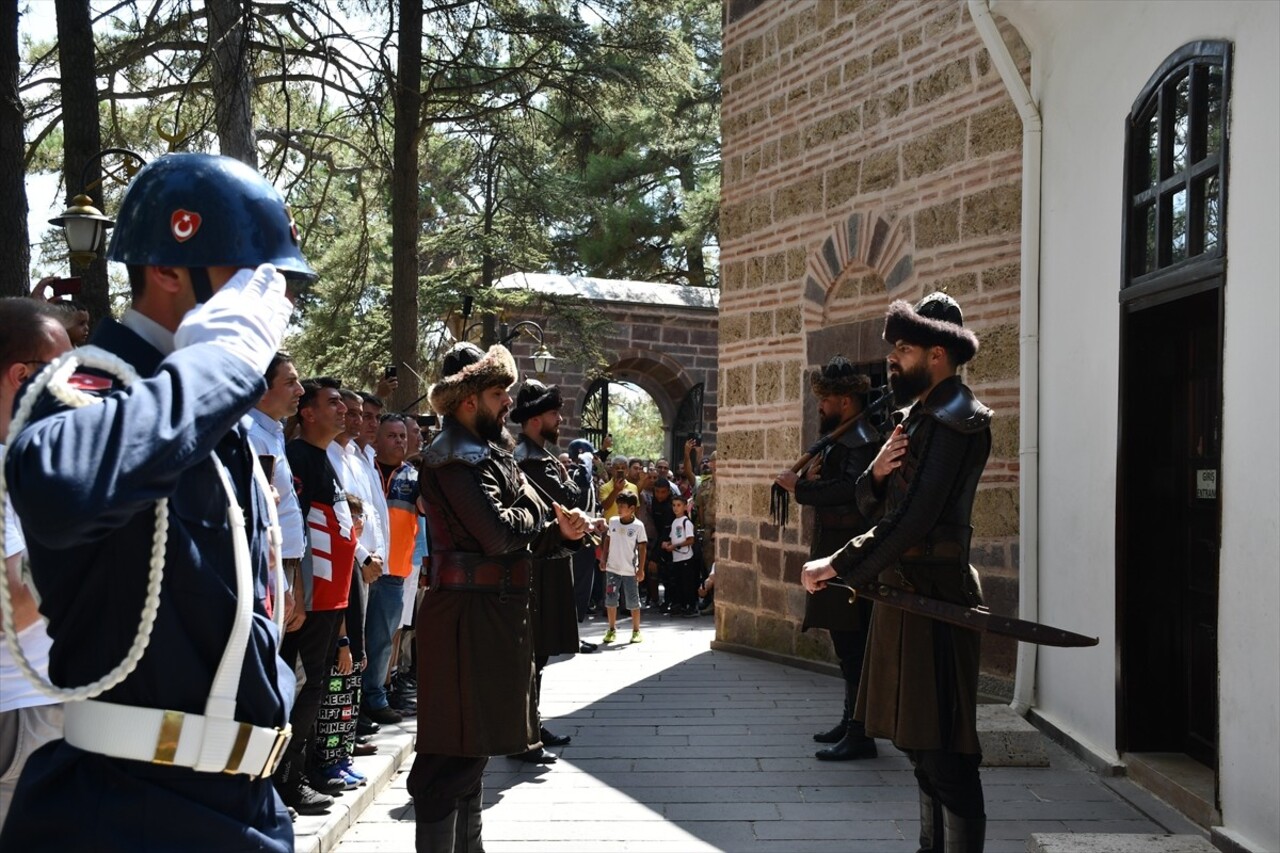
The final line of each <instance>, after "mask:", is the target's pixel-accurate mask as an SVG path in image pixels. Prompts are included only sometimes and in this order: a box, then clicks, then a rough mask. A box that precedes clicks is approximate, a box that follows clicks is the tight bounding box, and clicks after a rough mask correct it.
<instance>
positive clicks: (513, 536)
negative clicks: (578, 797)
mask: <svg viewBox="0 0 1280 853" xmlns="http://www.w3.org/2000/svg"><path fill="white" fill-rule="evenodd" d="M440 372H441V375H442V376H443V378H442V379H441V380H440V381H439V382H437V383H436V384H435V385H433V386H432V387H431V391H430V399H431V406H432V408H434V409H435V410H436V412H437V413H438V414H439V415H440V416H441V429H440V433H439V434H438V435H437V436H436V437H435V438H434V439H433V440H432V442H431V444H430V445H428V447H427V448H426V450H425V451H424V452H423V454H422V472H421V476H420V478H419V484H420V487H421V490H422V496H423V499H424V501H425V503H426V510H427V511H426V519H427V534H428V538H429V540H430V554H431V556H430V563H431V570H430V581H431V583H430V587H429V589H428V590H427V592H426V594H425V595H424V596H423V599H422V605H421V607H420V608H419V611H418V619H417V625H418V631H417V633H418V739H417V753H418V754H417V757H416V758H415V760H414V763H413V770H412V771H411V772H410V774H409V782H408V789H409V793H410V794H411V795H412V796H413V802H414V812H415V815H416V819H417V829H416V832H417V849H418V851H419V853H426V851H433V853H434V852H435V851H447V853H455V851H460V850H467V851H479V850H481V849H482V846H481V838H480V830H481V820H480V805H481V796H482V791H481V777H482V775H483V773H484V768H485V765H486V764H487V763H488V760H489V756H491V755H512V754H516V753H522V752H527V751H528V750H530V749H540V748H541V746H542V741H541V740H540V738H539V732H538V718H537V707H536V702H535V698H534V697H535V692H534V671H533V645H532V636H531V633H530V624H529V589H530V583H531V578H532V567H533V560H534V558H535V557H542V556H549V555H553V554H558V553H561V552H562V551H564V550H565V549H569V550H574V549H576V548H578V547H580V545H581V540H582V537H583V535H584V534H585V533H586V529H587V520H586V516H585V514H583V513H582V512H581V511H580V510H573V509H569V508H566V507H563V506H561V505H559V504H558V503H553V502H551V501H548V500H546V499H545V498H543V497H542V496H541V495H539V494H538V492H537V491H536V490H535V489H534V488H533V487H532V486H530V485H529V483H528V482H527V481H526V480H525V477H524V475H523V474H522V473H521V472H520V468H519V467H518V466H517V465H516V460H515V458H514V457H513V456H512V454H511V450H512V447H513V445H514V442H513V440H512V438H511V434H510V433H509V432H507V430H506V428H505V427H504V426H503V424H504V423H505V422H506V419H507V416H508V415H509V414H510V412H511V395H510V394H508V393H507V389H508V388H509V387H511V385H513V384H514V383H515V381H516V379H517V373H516V365H515V360H514V359H513V358H512V357H511V353H509V352H508V351H507V350H506V348H505V347H502V346H495V347H492V348H490V349H489V351H488V352H487V353H486V352H484V351H482V350H481V349H480V348H479V347H477V346H475V345H474V344H469V343H459V344H457V345H455V346H454V347H453V348H452V349H451V350H449V352H448V353H447V354H446V355H445V357H444V363H443V365H442V368H441V371H440Z"/></svg>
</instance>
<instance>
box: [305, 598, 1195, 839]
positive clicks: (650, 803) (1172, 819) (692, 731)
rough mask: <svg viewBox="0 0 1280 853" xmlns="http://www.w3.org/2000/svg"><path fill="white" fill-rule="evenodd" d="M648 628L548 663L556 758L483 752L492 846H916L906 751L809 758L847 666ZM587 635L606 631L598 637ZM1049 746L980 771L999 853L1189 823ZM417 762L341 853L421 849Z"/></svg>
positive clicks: (548, 718) (1180, 828) (698, 629)
mask: <svg viewBox="0 0 1280 853" xmlns="http://www.w3.org/2000/svg"><path fill="white" fill-rule="evenodd" d="M643 630H644V635H645V642H644V643H642V644H639V645H626V644H624V645H622V646H619V647H615V648H612V649H609V650H608V651H607V653H605V654H588V655H578V656H574V657H571V658H562V659H553V662H552V663H551V665H550V666H548V667H547V669H546V672H545V675H544V680H543V708H542V711H543V715H544V718H545V722H546V725H547V727H548V728H549V729H551V730H552V731H554V732H556V733H559V734H567V735H571V736H572V737H573V742H572V743H570V744H569V745H568V746H566V747H563V748H560V749H553V750H552V751H553V752H557V753H558V754H559V755H560V760H559V761H558V762H557V763H556V764H554V765H549V766H536V765H526V764H522V763H520V762H517V761H513V760H511V759H507V758H495V759H492V760H491V761H490V762H489V766H488V769H487V770H486V772H485V810H484V839H485V848H486V850H488V851H490V853H515V851H520V853H539V852H540V851H548V853H579V851H580V853H631V852H632V851H634V853H738V851H742V853H774V851H777V853H837V851H838V853H860V852H861V851H866V852H867V853H896V851H903V853H910V851H914V850H915V849H916V848H917V846H918V844H917V838H918V835H919V823H918V819H919V808H918V803H917V794H916V785H915V778H914V775H913V773H912V771H911V769H910V764H909V762H908V761H907V759H906V757H905V756H904V755H902V754H901V753H899V752H898V751H897V750H895V749H894V748H893V746H892V745H890V744H888V743H886V742H884V741H880V742H879V747H880V756H879V757H878V758H875V759H870V760H866V761H857V762H843V763H828V762H820V761H817V760H816V759H815V758H814V757H813V752H814V750H815V749H817V748H819V745H818V744H815V743H814V742H813V740H812V738H811V735H812V733H813V732H815V731H819V730H822V729H826V728H829V727H830V726H831V725H832V724H833V723H834V722H835V719H834V718H835V716H836V715H838V713H839V709H840V706H841V702H842V699H843V696H842V694H843V690H842V684H841V682H840V681H839V680H838V679H836V678H833V677H831V676H829V675H825V674H822V673H816V672H811V671H809V670H804V669H800V668H798V667H788V666H786V665H784V664H779V663H774V662H770V661H764V660H760V659H757V658H752V657H747V656H743V655H735V654H732V653H729V652H724V651H712V650H711V649H710V642H711V640H712V639H713V636H714V629H713V626H712V625H711V622H710V620H662V619H647V620H646V623H645V626H644V629H643ZM597 631H598V629H597ZM587 638H588V639H598V637H594V636H592V634H591V633H590V632H589V633H588V634H587ZM1036 734H1037V735H1038V732H1037V733H1036ZM1044 749H1045V754H1046V756H1047V761H1048V766H1046V767H984V768H983V769H982V779H983V784H984V787H985V791H986V802H987V809H988V816H989V822H988V842H987V848H986V849H987V850H988V851H990V853H1013V852H1014V851H1018V853H1021V851H1025V850H1028V849H1030V848H1028V847H1027V844H1028V842H1029V839H1030V838H1031V836H1032V835H1033V834H1043V835H1045V836H1053V837H1057V836H1060V835H1071V834H1075V835H1081V834H1083V833H1095V834H1098V833H1101V834H1105V833H1111V832H1122V833H1125V834H1127V835H1130V836H1135V837H1136V836H1143V835H1147V836H1156V835H1165V834H1168V833H1170V832H1185V831H1188V829H1187V826H1186V822H1185V821H1184V820H1182V819H1181V818H1180V817H1179V816H1178V815H1177V813H1176V812H1173V811H1172V810H1171V809H1169V808H1168V807H1167V806H1164V805H1163V804H1161V803H1159V801H1158V800H1155V799H1154V798H1152V797H1149V796H1147V795H1144V794H1142V793H1141V792H1138V791H1137V789H1135V788H1134V786H1132V785H1131V784H1125V781H1124V780H1108V782H1107V783H1104V782H1103V781H1102V780H1100V778H1099V777H1098V776H1097V775H1096V774H1095V773H1094V772H1092V771H1091V770H1090V769H1089V768H1087V767H1086V766H1085V765H1084V764H1082V763H1081V762H1080V761H1078V760H1076V759H1075V758H1074V757H1072V756H1070V755H1068V754H1067V753H1066V752H1065V751H1063V750H1062V749H1060V748H1058V747H1057V746H1056V745H1054V744H1052V743H1050V742H1049V741H1048V740H1047V739H1045V741H1044ZM411 762H412V757H411V756H410V757H409V759H408V761H406V762H405V764H404V766H402V767H400V769H399V773H398V775H397V776H396V777H395V778H393V779H390V780H387V781H385V782H384V783H383V788H382V790H381V792H380V793H379V794H378V796H377V798H376V799H375V800H374V801H373V802H372V803H369V804H367V806H366V808H365V810H364V811H363V813H362V814H361V815H360V816H359V820H358V821H356V822H354V824H353V825H351V826H350V827H349V828H347V829H346V830H345V833H344V834H343V835H342V837H341V842H340V844H339V845H338V847H337V848H336V849H337V850H338V851H339V853H372V851H378V853H398V851H406V853H407V851H412V850H413V829H414V827H413V806H412V803H411V801H410V800H409V797H408V792H407V791H406V789H405V768H407V767H408V766H409V765H410V764H411ZM1144 796H1145V799H1144ZM1200 836H1203V833H1200ZM1082 837H1083V836H1082ZM299 849H304V848H302V847H301V846H300V848H299ZM307 849H316V850H323V851H325V853H327V851H328V850H330V849H333V848H332V847H329V846H325V847H323V848H321V847H313V848H307ZM1086 849H1090V848H1088V847H1081V848H1076V849H1072V850H1071V853H1081V851H1083V850H1086ZM1093 849H1097V850H1103V851H1105V850H1111V849H1114V848H1112V847H1096V848H1093Z"/></svg>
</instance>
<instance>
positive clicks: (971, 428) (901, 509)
mask: <svg viewBox="0 0 1280 853" xmlns="http://www.w3.org/2000/svg"><path fill="white" fill-rule="evenodd" d="M990 421H991V411H990V410H989V409H987V408H986V407H985V406H983V405H982V404H981V403H979V402H978V401H977V400H976V399H974V398H973V395H972V393H971V392H970V391H969V389H968V388H966V387H965V386H964V385H963V384H961V383H960V381H959V379H957V378H955V377H952V378H950V379H948V380H945V381H944V382H942V383H939V385H938V386H937V387H935V388H934V390H933V391H932V392H931V393H930V395H929V397H928V398H927V399H926V400H924V401H923V402H921V403H917V404H916V405H914V406H913V407H912V408H911V410H910V412H909V413H908V415H907V419H906V421H905V422H904V424H903V425H904V427H905V429H906V431H907V435H908V436H909V441H908V446H907V455H906V457H905V461H904V462H903V465H902V466H901V467H900V468H899V469H898V470H897V471H895V472H894V473H893V475H891V476H890V478H889V480H888V481H887V483H886V484H885V488H884V495H883V496H881V495H878V494H877V493H876V492H875V486H874V481H873V479H872V477H871V476H870V475H869V474H867V475H864V476H863V477H862V478H861V479H860V480H859V481H858V492H859V504H860V505H861V506H863V507H864V509H865V510H866V511H867V512H868V513H874V512H875V511H877V510H879V511H881V512H882V514H881V515H880V517H879V520H878V521H877V523H876V526H875V527H873V528H871V530H869V531H867V532H866V533H865V534H863V535H862V536H859V537H857V538H856V539H854V540H853V541H852V542H850V543H849V544H848V545H846V546H845V547H844V548H842V549H841V550H840V551H838V552H837V553H836V554H835V556H834V558H833V560H832V565H833V566H834V567H835V569H836V571H837V572H838V573H839V574H840V576H841V577H843V578H844V579H845V580H847V581H849V582H851V583H852V584H853V585H855V586H857V585H861V584H864V583H868V582H871V581H879V582H880V583H884V584H889V585H891V586H895V587H899V588H911V589H915V590H916V591H918V592H920V593H921V594H922V595H929V596H933V597H936V598H941V599H943V600H946V601H951V602H955V603H958V604H965V605H968V606H973V605H976V604H980V603H982V589H981V586H980V585H979V583H978V576H977V573H976V572H974V571H973V569H972V567H970V566H969V536H970V530H971V528H970V526H969V521H970V516H971V515H972V511H973V496H974V493H975V492H976V491H977V486H978V479H979V478H980V477H981V475H982V469H983V468H984V467H986V462H987V456H988V455H989V453H990V450H991V431H990V428H989V425H990ZM980 640H981V634H979V633H978V632H976V631H968V630H965V629H963V628H958V627H954V626H950V625H946V624H944V623H941V622H936V621H934V620H932V619H927V618H925V617H921V616H916V615H913V614H909V613H905V612H903V611H901V610H898V609H897V608H894V607H887V606H878V607H876V608H875V609H874V611H873V615H872V618H871V636H870V638H869V639H868V642H867V653H866V657H865V659H864V664H863V675H862V682H861V684H860V685H859V688H858V701H857V706H856V708H855V711H854V716H855V718H857V719H859V720H862V721H863V722H864V723H865V724H866V728H867V734H869V735H871V736H873V737H883V738H888V739H889V740H891V741H893V743H894V745H895V746H897V747H898V748H899V749H916V750H937V749H941V750H947V751H950V752H959V753H970V754H974V753H980V752H981V748H980V746H979V744H978V733H977V697H978V663H979V644H980Z"/></svg>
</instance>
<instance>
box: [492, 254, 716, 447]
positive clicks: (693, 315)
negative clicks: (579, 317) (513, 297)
mask: <svg viewBox="0 0 1280 853" xmlns="http://www.w3.org/2000/svg"><path fill="white" fill-rule="evenodd" d="M497 286H498V288H499V289H521V290H530V291H534V292H539V293H546V294H554V295H557V296H574V297H577V298H580V299H583V300H585V301H587V302H589V303H590V304H591V305H592V307H593V309H595V310H598V311H599V312H600V313H601V314H602V315H604V316H605V317H607V318H608V319H609V320H610V321H611V323H612V334H611V335H610V337H609V340H608V342H607V344H606V347H605V357H604V360H603V362H602V363H601V364H598V365H590V366H588V365H580V364H574V363H566V362H556V363H555V364H554V366H553V368H552V370H551V371H549V372H548V373H547V375H546V376H545V377H544V380H545V381H546V382H548V383H555V384H558V385H559V386H560V388H561V391H562V393H563V395H564V398H565V406H564V410H563V411H564V414H565V418H566V422H565V424H564V425H563V426H562V427H561V431H560V434H561V442H562V443H567V442H568V441H570V440H572V439H574V438H577V437H579V436H580V435H581V430H582V412H583V404H584V402H585V401H586V400H587V395H588V394H589V393H590V392H591V391H592V390H593V389H594V388H595V387H597V386H596V383H597V382H598V381H602V380H608V381H613V382H626V383H631V384H633V385H635V386H637V387H638V388H640V389H641V390H643V391H644V392H645V393H647V394H648V395H649V396H650V397H652V398H653V400H654V402H655V403H656V404H657V407H658V411H659V413H660V414H661V416H662V423H663V434H664V435H663V439H664V440H663V450H662V452H663V453H667V452H672V451H673V450H674V447H673V442H672V434H671V432H672V428H673V425H674V422H675V420H676V417H677V415H678V414H679V413H680V410H681V403H682V402H685V400H686V397H687V396H688V395H689V394H690V392H691V391H693V390H694V389H698V388H700V389H701V390H700V392H699V393H698V394H697V395H695V396H697V397H698V398H699V399H700V401H701V403H702V406H701V410H702V423H703V424H705V426H704V428H703V429H702V430H701V433H702V436H703V446H704V448H705V451H704V452H705V453H708V454H709V453H710V452H711V451H712V450H713V449H714V448H715V423H716V400H717V389H718V385H719V382H718V378H719V377H718V371H717V366H718V364H719V314H718V306H719V292H718V291H712V290H708V289H707V288H697V287H684V286H676V285H668V284H658V283H655V282H634V281H613V280H608V279H594V278H588V277H585V276H558V275H544V274H526V273H517V274H515V275H512V276H507V277H506V278H504V279H502V280H501V281H499V282H498V285H497ZM521 318H522V319H535V320H537V321H538V322H539V323H540V324H541V325H542V326H543V328H544V329H545V330H546V339H547V343H548V346H549V347H550V348H551V349H552V351H556V350H557V345H558V343H559V341H561V340H563V339H564V338H565V337H566V336H570V335H572V334H573V333H574V330H573V329H572V328H571V327H567V326H565V325H563V324H561V323H559V322H558V321H557V318H556V317H555V316H539V315H535V314H529V315H521ZM513 319H514V318H513ZM530 346H531V344H530V342H529V341H527V340H522V339H517V340H516V341H514V342H513V344H512V352H513V353H515V354H516V356H517V358H518V359H519V358H525V357H527V355H528V353H529V352H531V351H532V350H531V349H530ZM672 462H673V463H675V462H676V460H672Z"/></svg>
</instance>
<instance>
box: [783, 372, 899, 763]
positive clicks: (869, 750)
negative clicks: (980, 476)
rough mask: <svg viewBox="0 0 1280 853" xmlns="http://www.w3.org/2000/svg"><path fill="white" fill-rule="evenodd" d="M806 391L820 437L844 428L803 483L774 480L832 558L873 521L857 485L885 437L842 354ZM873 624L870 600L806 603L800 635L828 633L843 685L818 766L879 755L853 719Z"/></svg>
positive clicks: (863, 383)
mask: <svg viewBox="0 0 1280 853" xmlns="http://www.w3.org/2000/svg"><path fill="white" fill-rule="evenodd" d="M810 386H811V388H812V390H813V395H814V396H815V397H816V398H817V400H818V416H819V419H820V420H819V424H818V431H819V432H820V433H821V434H822V435H824V436H825V435H829V434H830V433H831V432H832V431H834V430H836V429H839V428H840V427H841V426H843V425H845V424H848V426H845V427H844V431H843V432H842V433H841V434H840V435H839V437H837V438H836V439H835V440H834V441H832V442H831V443H830V444H828V445H827V446H826V447H824V448H823V449H822V451H821V455H820V456H819V457H818V458H817V459H815V460H814V461H813V463H812V464H811V465H810V467H809V470H808V472H807V473H806V475H805V476H804V477H803V478H802V477H801V476H800V475H799V474H797V473H796V472H794V471H791V470H787V471H783V472H782V473H780V474H779V475H778V476H777V480H776V482H777V483H778V485H779V486H781V487H782V488H784V489H786V490H787V491H789V492H791V493H792V494H794V495H795V499H796V503H798V504H800V505H802V506H811V507H813V508H814V509H815V510H816V511H817V517H816V524H815V526H814V532H813V541H812V542H811V543H810V546H809V556H810V557H815V558H816V557H822V556H825V555H827V554H830V553H831V552H832V551H834V550H836V549H837V548H839V547H840V546H841V545H843V544H844V543H846V542H848V541H849V540H850V539H852V538H853V537H855V536H857V535H859V534H861V533H865V532H866V530H867V528H868V527H870V526H871V522H870V520H869V519H867V517H866V516H864V515H863V514H862V512H861V511H860V510H859V509H858V501H857V495H856V488H857V483H858V477H860V476H861V475H862V472H863V471H866V470H867V468H868V467H869V466H870V465H871V462H872V460H873V459H875V457H876V452H877V451H879V450H880V445H881V443H882V442H883V437H882V436H881V435H880V431H879V430H877V429H876V428H875V426H873V425H872V424H871V421H870V419H869V418H867V417H866V415H865V409H866V407H867V393H868V392H869V391H870V390H871V379H870V377H868V376H866V375H865V374H860V373H858V372H857V371H855V370H854V368H853V365H852V364H850V363H849V362H848V360H846V359H845V358H844V357H843V356H839V355H837V356H836V357H834V358H832V359H831V361H830V362H828V363H827V365H826V366H825V367H824V368H822V369H821V370H820V371H818V372H817V373H815V374H814V375H813V377H812V378H811V379H810ZM870 627H871V602H870V601H867V600H866V599H857V600H855V601H852V602H851V601H849V595H848V593H847V592H844V591H842V590H839V589H834V588H833V589H824V590H822V591H821V592H818V593H816V594H814V595H811V596H809V597H808V600H807V601H806V602H805V609H804V624H803V625H802V626H801V630H802V631H807V630H808V629H810V628H826V629H827V631H828V632H829V633H830V634H831V645H832V647H833V648H834V649H835V653H836V657H837V658H838V659H839V661H840V675H841V676H842V677H843V678H844V684H845V701H844V714H843V715H842V716H841V718H840V722H839V723H837V724H836V726H835V727H834V728H833V729H831V730H830V731H827V732H822V733H821V734H816V735H814V736H813V739H814V740H816V741H817V742H818V743H827V744H831V746H829V747H827V748H826V749H820V750H818V752H817V753H816V757H817V758H818V760H820V761H850V760H854V759H859V758H875V756H876V742H875V740H874V739H873V738H869V737H867V733H866V732H865V731H864V730H863V726H862V723H861V722H859V721H858V720H855V719H854V718H853V707H854V704H855V702H856V701H857V698H858V681H859V680H860V679H861V678H862V657H863V654H864V653H865V652H866V648H867V630H868V629H869V628H870Z"/></svg>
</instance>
